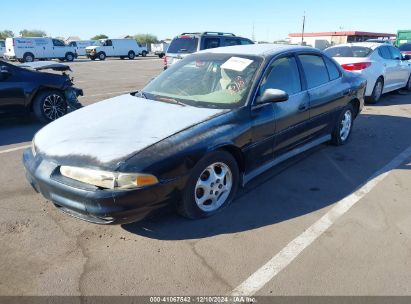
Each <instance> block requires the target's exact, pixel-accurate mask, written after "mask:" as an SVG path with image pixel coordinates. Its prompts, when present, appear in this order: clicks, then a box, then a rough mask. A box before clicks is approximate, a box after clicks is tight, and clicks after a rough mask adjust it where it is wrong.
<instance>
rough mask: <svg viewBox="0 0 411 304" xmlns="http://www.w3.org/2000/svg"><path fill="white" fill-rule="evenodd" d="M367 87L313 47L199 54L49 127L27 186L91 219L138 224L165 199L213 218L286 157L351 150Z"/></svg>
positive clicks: (29, 158) (37, 141) (33, 153)
mask: <svg viewBox="0 0 411 304" xmlns="http://www.w3.org/2000/svg"><path fill="white" fill-rule="evenodd" d="M365 86H366V81H365V80H363V79H362V78H360V77H359V76H357V75H355V74H352V73H350V72H346V71H344V70H342V69H341V68H340V66H339V65H338V64H337V63H336V62H335V61H334V60H333V59H330V58H328V57H327V56H326V55H324V54H323V53H322V52H320V51H318V50H315V49H313V48H308V47H297V46H278V45H250V46H233V47H226V48H219V49H214V50H207V51H203V52H200V53H197V54H194V55H190V56H188V57H187V58H185V59H183V60H182V61H180V62H179V63H178V64H175V65H173V66H172V67H171V68H170V69H168V70H167V71H165V72H164V73H162V74H161V75H159V76H158V77H157V78H155V79H154V80H152V81H151V82H150V83H149V84H148V85H147V86H146V87H145V88H144V89H143V90H142V91H140V92H138V93H135V94H129V95H123V96H119V97H115V98H112V99H109V100H106V101H103V102H99V103H96V104H93V105H91V106H88V107H86V108H83V109H80V110H78V111H76V112H74V113H71V114H69V115H66V116H65V117H62V118H60V119H58V120H57V121H55V122H53V123H51V124H49V125H48V126H46V127H44V128H43V129H42V130H40V131H39V132H38V133H37V134H36V136H35V138H34V139H33V145H32V149H28V150H26V151H25V152H24V155H23V162H24V166H25V168H26V172H27V179H28V181H29V182H30V184H31V185H32V186H33V187H34V189H35V190H37V191H38V192H41V193H42V194H43V195H44V196H45V197H46V198H47V199H49V200H50V201H52V202H53V203H54V204H55V206H57V207H58V208H60V209H61V210H62V211H64V212H66V213H68V214H70V215H73V216H75V217H78V218H81V219H84V220H87V221H90V222H95V223H101V224H109V223H125V222H132V221H137V220H140V219H142V218H144V217H146V216H147V215H148V214H150V213H152V212H153V211H155V210H157V209H158V208H160V207H162V206H164V205H166V204H170V203H175V204H176V205H177V208H178V210H179V212H180V213H181V214H182V215H184V216H186V217H188V218H202V217H207V216H211V215H213V214H215V213H216V212H218V211H220V210H221V209H223V208H224V207H226V206H227V205H229V203H230V202H231V201H232V200H233V198H234V196H235V193H236V191H237V188H238V187H239V186H243V185H245V184H247V182H249V181H250V180H251V179H252V178H254V177H256V176H257V175H259V174H260V173H262V172H264V171H266V170H268V169H270V168H271V167H272V166H274V165H276V164H278V163H279V162H282V161H284V160H286V159H288V158H290V157H293V156H295V155H297V154H298V153H301V152H304V151H306V150H308V149H310V148H312V147H314V146H315V145H319V144H321V143H325V142H331V143H333V144H335V145H343V144H345V143H347V141H348V140H349V137H350V134H351V130H352V126H353V122H354V119H355V118H356V117H357V115H358V114H359V113H360V111H361V110H362V108H363V104H364V91H365Z"/></svg>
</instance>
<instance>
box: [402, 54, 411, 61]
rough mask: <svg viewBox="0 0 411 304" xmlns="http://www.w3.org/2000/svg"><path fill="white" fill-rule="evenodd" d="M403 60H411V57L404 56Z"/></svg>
mask: <svg viewBox="0 0 411 304" xmlns="http://www.w3.org/2000/svg"><path fill="white" fill-rule="evenodd" d="M402 60H407V61H408V60H411V55H403V56H402Z"/></svg>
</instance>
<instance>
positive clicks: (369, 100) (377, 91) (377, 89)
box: [366, 77, 384, 104]
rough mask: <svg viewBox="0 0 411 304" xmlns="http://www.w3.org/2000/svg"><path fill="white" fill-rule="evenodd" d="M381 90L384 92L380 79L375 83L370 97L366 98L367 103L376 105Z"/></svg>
mask: <svg viewBox="0 0 411 304" xmlns="http://www.w3.org/2000/svg"><path fill="white" fill-rule="evenodd" d="M383 90H384V81H383V79H382V78H381V77H380V78H378V79H377V81H376V82H375V85H374V89H373V90H372V94H371V96H369V97H367V98H366V100H367V103H370V104H376V103H377V102H378V101H379V100H380V99H381V96H382V92H383Z"/></svg>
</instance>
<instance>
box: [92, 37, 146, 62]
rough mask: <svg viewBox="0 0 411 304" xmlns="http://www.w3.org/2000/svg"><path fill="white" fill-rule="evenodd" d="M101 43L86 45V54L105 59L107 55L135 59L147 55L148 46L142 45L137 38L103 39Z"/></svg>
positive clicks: (94, 58)
mask: <svg viewBox="0 0 411 304" xmlns="http://www.w3.org/2000/svg"><path fill="white" fill-rule="evenodd" d="M100 43H101V45H94V46H89V47H86V55H87V57H88V58H90V59H91V60H96V59H97V58H98V59H99V60H104V59H106V57H120V58H121V59H124V58H126V57H127V58H128V59H134V58H135V57H136V56H139V55H142V56H143V57H145V56H147V54H148V52H147V48H145V47H142V46H141V45H140V44H139V43H138V42H137V41H136V40H135V39H101V40H100Z"/></svg>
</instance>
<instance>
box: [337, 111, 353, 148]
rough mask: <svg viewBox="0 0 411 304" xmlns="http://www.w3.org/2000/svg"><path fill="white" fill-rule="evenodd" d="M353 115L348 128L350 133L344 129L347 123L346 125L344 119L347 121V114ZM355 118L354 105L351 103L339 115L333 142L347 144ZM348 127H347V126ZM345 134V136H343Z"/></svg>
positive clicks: (338, 144)
mask: <svg viewBox="0 0 411 304" xmlns="http://www.w3.org/2000/svg"><path fill="white" fill-rule="evenodd" d="M347 113H349V114H348V115H350V116H351V122H350V125H349V129H348V135H347V134H345V133H344V132H343V131H342V130H343V128H344V127H346V125H344V121H346V119H347V117H346V114H347ZM354 119H355V111H354V107H353V105H352V104H351V103H350V104H348V105H347V106H346V107H344V109H343V110H342V111H341V113H340V115H338V119H337V121H336V123H335V127H334V130H333V133H332V139H331V143H332V144H333V145H335V146H342V145H345V144H346V143H347V142H348V140H349V139H350V137H351V133H352V128H353V126H354ZM345 129H346V128H345ZM343 134H344V136H343Z"/></svg>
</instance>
